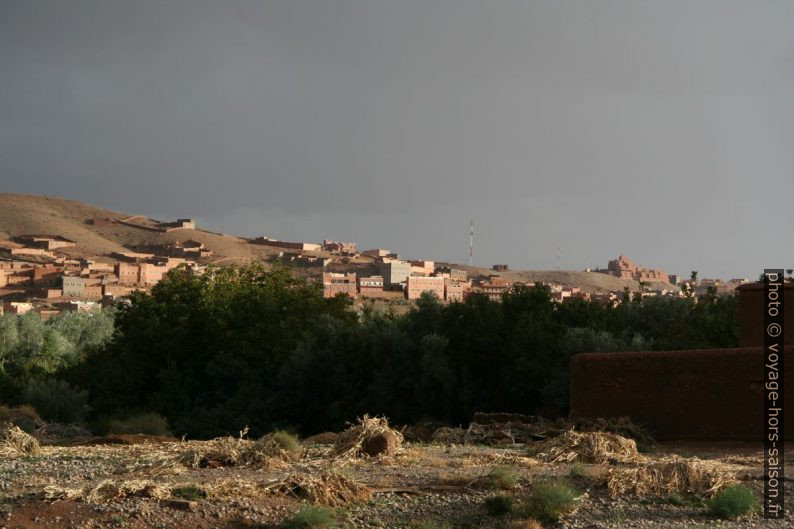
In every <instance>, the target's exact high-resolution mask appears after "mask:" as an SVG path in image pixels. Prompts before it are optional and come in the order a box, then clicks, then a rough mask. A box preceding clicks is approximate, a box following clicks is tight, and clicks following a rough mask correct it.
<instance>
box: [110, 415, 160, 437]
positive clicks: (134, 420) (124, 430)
mask: <svg viewBox="0 0 794 529" xmlns="http://www.w3.org/2000/svg"><path fill="white" fill-rule="evenodd" d="M107 433H109V434H146V435H171V432H170V431H169V430H168V421H167V420H166V419H165V418H164V417H163V416H162V415H159V414H157V413H139V414H137V415H132V416H130V417H127V418H126V419H111V420H110V421H108V425H107Z"/></svg>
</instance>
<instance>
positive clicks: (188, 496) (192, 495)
mask: <svg viewBox="0 0 794 529" xmlns="http://www.w3.org/2000/svg"><path fill="white" fill-rule="evenodd" d="M171 496H173V497H174V498H181V499H183V500H191V501H199V500H203V499H204V498H206V497H207V492H206V491H205V490H204V489H202V488H201V487H199V486H198V485H194V484H193V483H191V484H189V485H181V486H179V487H174V488H173V489H171Z"/></svg>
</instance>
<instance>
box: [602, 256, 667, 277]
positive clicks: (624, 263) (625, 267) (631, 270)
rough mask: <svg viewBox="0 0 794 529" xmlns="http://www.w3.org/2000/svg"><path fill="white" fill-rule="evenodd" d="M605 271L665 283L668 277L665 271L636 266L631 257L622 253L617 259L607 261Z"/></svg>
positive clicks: (615, 274)
mask: <svg viewBox="0 0 794 529" xmlns="http://www.w3.org/2000/svg"><path fill="white" fill-rule="evenodd" d="M607 272H608V273H609V274H610V275H613V276H615V277H620V278H623V279H633V280H635V281H660V282H663V283H667V282H668V281H669V279H670V278H669V276H668V274H667V272H665V271H663V270H655V269H653V268H643V267H641V266H637V265H636V264H634V262H633V261H632V260H631V259H629V258H628V257H626V256H625V255H623V254H621V255H620V256H618V258H617V259H613V260H611V261H609V263H608V264H607Z"/></svg>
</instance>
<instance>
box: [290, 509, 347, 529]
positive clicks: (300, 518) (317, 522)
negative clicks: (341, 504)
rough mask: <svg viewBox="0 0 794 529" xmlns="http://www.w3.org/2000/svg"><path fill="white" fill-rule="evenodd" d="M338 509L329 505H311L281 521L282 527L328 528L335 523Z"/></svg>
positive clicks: (300, 528) (295, 528)
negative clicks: (335, 509)
mask: <svg viewBox="0 0 794 529" xmlns="http://www.w3.org/2000/svg"><path fill="white" fill-rule="evenodd" d="M335 519H336V511H334V510H333V509H331V508H329V507H322V506H319V505H309V506H307V507H303V508H301V509H300V510H299V511H297V512H296V513H294V514H293V515H292V516H290V517H289V518H287V519H285V520H284V521H283V522H281V527H282V529H326V528H327V527H330V526H331V524H333V523H334V520H335Z"/></svg>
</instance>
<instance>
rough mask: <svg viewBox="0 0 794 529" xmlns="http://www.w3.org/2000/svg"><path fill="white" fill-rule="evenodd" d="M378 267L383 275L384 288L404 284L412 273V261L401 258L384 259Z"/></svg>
mask: <svg viewBox="0 0 794 529" xmlns="http://www.w3.org/2000/svg"><path fill="white" fill-rule="evenodd" d="M378 269H379V271H380V276H381V277H383V286H384V288H395V287H399V286H402V285H404V284H405V281H406V279H408V276H410V275H411V263H409V262H406V261H401V260H399V259H384V260H383V262H382V263H380V265H379V266H378Z"/></svg>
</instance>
